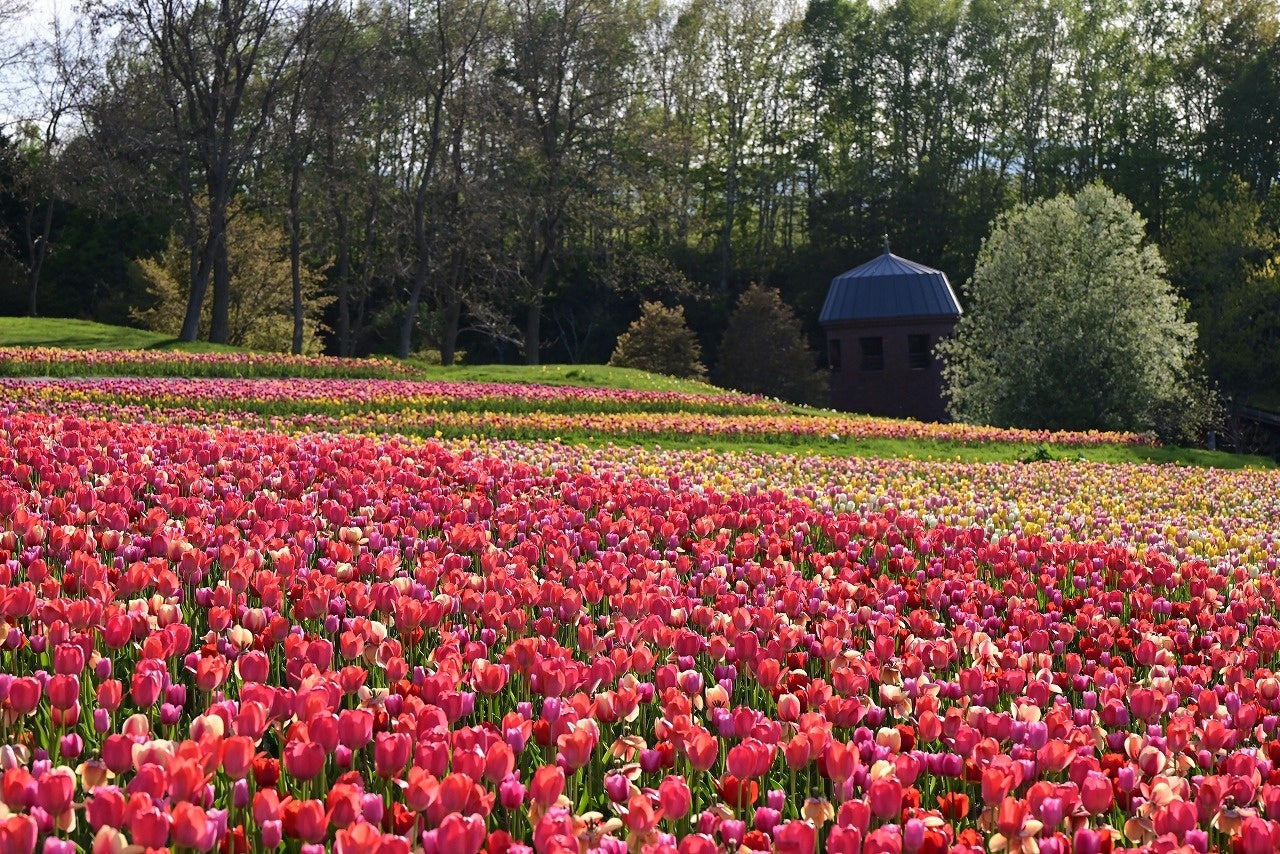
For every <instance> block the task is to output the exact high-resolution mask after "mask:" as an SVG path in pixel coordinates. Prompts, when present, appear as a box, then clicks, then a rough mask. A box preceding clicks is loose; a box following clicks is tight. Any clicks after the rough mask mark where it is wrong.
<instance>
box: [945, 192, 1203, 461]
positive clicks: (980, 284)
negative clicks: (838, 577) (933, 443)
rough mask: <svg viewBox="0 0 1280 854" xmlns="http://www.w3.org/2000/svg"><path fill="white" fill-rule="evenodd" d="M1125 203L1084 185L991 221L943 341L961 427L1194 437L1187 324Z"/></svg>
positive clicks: (1196, 401) (951, 403)
mask: <svg viewBox="0 0 1280 854" xmlns="http://www.w3.org/2000/svg"><path fill="white" fill-rule="evenodd" d="M1164 270H1165V267H1164V262H1163V261H1162V260H1161V258H1160V253H1159V252H1158V251H1157V250H1156V248H1155V247H1154V246H1150V245H1146V244H1145V243H1144V223H1143V220H1142V218H1141V217H1140V216H1138V214H1137V213H1135V212H1134V210H1133V207H1132V206H1131V205H1130V204H1129V202H1128V201H1127V200H1125V199H1124V198H1122V197H1120V196H1117V195H1115V194H1114V193H1112V192H1111V191H1110V190H1108V189H1107V188H1106V187H1103V186H1102V185H1100V184H1094V185H1090V186H1088V187H1086V188H1085V189H1083V190H1081V191H1080V192H1079V193H1077V194H1076V195H1074V196H1071V195H1061V196H1058V197H1057V198H1053V199H1049V200H1047V201H1044V202H1040V203H1038V204H1035V205H1030V206H1021V207H1018V208H1016V209H1015V210H1013V211H1011V212H1010V213H1008V214H1006V215H1004V216H1002V217H1000V218H999V219H998V220H997V221H996V224H995V229H994V230H993V231H992V233H991V235H990V236H989V237H988V238H987V239H986V241H984V243H983V246H982V250H981V252H980V253H979V254H978V261H977V266H976V268H975V270H974V274H973V278H972V279H971V280H970V281H969V282H968V283H967V284H966V286H965V288H964V293H965V297H966V299H965V303H966V304H965V314H964V315H963V316H962V318H961V320H960V323H959V324H958V325H957V327H956V332H955V335H954V336H953V337H952V338H950V339H949V340H947V341H944V342H943V343H942V344H940V345H939V348H938V352H939V355H941V357H942V358H943V360H944V361H945V367H944V370H943V375H944V377H945V379H946V395H947V399H948V409H949V411H950V412H951V414H952V415H953V416H954V417H955V418H957V419H959V420H962V421H967V422H972V423H979V424H993V425H1000V426H1017V427H1046V428H1055V429H1103V430H1160V431H1161V432H1165V433H1174V434H1178V433H1180V434H1182V435H1183V436H1184V437H1185V436H1187V435H1192V434H1193V431H1194V430H1196V429H1198V428H1199V426H1200V425H1199V424H1196V423H1195V422H1196V421H1198V420H1200V418H1201V417H1202V415H1203V413H1205V412H1207V411H1208V406H1207V404H1206V401H1207V399H1208V394H1207V392H1205V391H1204V389H1203V387H1202V385H1201V384H1199V383H1197V382H1196V381H1195V380H1194V377H1193V370H1192V368H1193V365H1194V363H1195V358H1196V346H1195V342H1196V327H1195V324H1194V323H1191V322H1188V321H1187V320H1186V311H1185V306H1184V305H1183V304H1182V302H1181V301H1180V300H1179V298H1178V296H1177V294H1176V293H1175V292H1174V289H1173V287H1172V286H1171V285H1170V284H1169V282H1168V280H1167V279H1166V278H1165V276H1164Z"/></svg>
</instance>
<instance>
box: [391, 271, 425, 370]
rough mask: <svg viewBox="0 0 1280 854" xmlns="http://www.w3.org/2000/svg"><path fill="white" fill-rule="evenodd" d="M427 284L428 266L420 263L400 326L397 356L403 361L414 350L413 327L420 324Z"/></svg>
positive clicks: (414, 274)
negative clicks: (420, 306) (421, 306)
mask: <svg viewBox="0 0 1280 854" xmlns="http://www.w3.org/2000/svg"><path fill="white" fill-rule="evenodd" d="M426 284H427V264H426V262H425V261H420V262H419V263H418V266H417V269H415V270H414V271H413V285H412V286H411V287H410V288H409V302H408V304H407V305H406V306H405V307H404V320H403V321H402V322H401V324H400V346H399V347H397V348H396V354H397V355H398V356H399V357H400V358H401V359H407V358H409V354H410V353H411V352H412V350H413V327H414V326H415V325H417V323H418V305H419V303H421V302H422V289H423V288H424V287H425V286H426Z"/></svg>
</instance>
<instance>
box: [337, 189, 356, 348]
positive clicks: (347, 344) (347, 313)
mask: <svg viewBox="0 0 1280 854" xmlns="http://www.w3.org/2000/svg"><path fill="white" fill-rule="evenodd" d="M337 220H338V260H337V262H336V263H335V265H334V279H335V281H336V282H337V286H338V329H337V333H338V355H339V356H345V357H347V358H350V357H351V355H352V353H353V351H354V350H355V347H354V346H353V344H354V342H352V340H351V279H350V277H351V234H350V229H349V228H348V227H347V217H346V215H345V214H343V213H342V212H341V211H339V212H338V213H337Z"/></svg>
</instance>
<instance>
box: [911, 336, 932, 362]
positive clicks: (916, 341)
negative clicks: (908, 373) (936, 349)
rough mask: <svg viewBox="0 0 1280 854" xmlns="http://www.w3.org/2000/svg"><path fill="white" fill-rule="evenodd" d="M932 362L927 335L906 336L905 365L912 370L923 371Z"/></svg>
mask: <svg viewBox="0 0 1280 854" xmlns="http://www.w3.org/2000/svg"><path fill="white" fill-rule="evenodd" d="M931 364H933V353H932V351H931V348H930V346H929V336H928V335H908V336H907V367H909V368H911V370H913V371H923V370H925V369H927V368H928V367H929V366H930V365H931Z"/></svg>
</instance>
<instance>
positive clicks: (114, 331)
mask: <svg viewBox="0 0 1280 854" xmlns="http://www.w3.org/2000/svg"><path fill="white" fill-rule="evenodd" d="M0 347H67V348H69V349H72V350H183V351H186V352H188V353H236V352H241V349H240V348H238V347H227V346H225V345H223V344H209V343H207V342H204V341H196V342H193V343H183V342H181V341H179V340H178V339H177V338H174V337H173V336H170V335H163V334H161V333H159V332H149V331H147V330H145V329H132V328H130V327H128V326H110V325H108V324H106V323H94V322H93V321H91V320H71V319H68V318H63V317H0Z"/></svg>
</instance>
